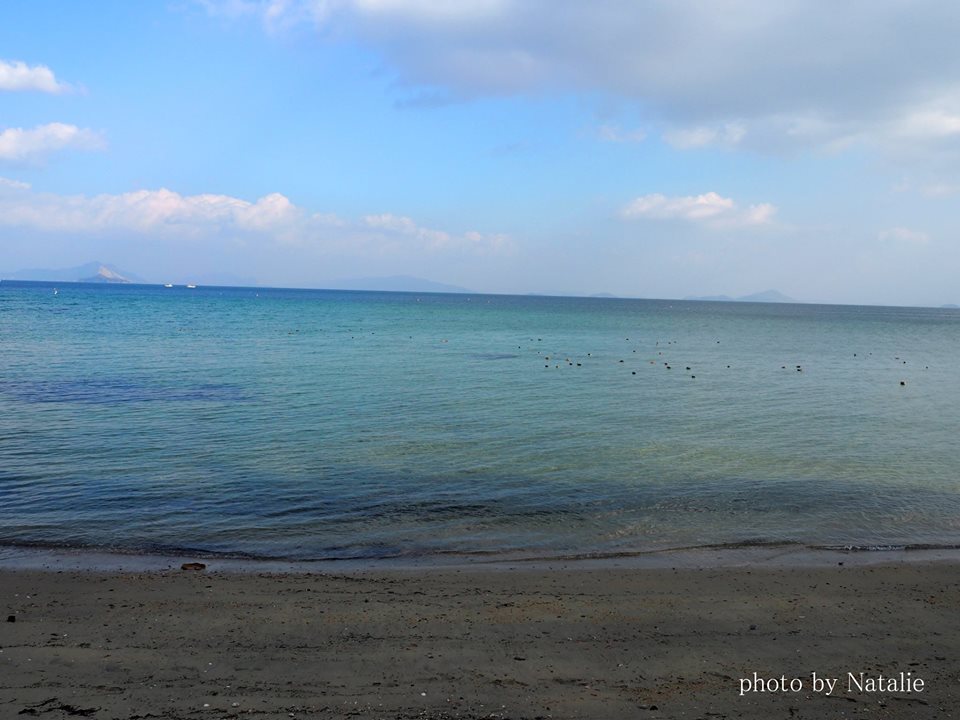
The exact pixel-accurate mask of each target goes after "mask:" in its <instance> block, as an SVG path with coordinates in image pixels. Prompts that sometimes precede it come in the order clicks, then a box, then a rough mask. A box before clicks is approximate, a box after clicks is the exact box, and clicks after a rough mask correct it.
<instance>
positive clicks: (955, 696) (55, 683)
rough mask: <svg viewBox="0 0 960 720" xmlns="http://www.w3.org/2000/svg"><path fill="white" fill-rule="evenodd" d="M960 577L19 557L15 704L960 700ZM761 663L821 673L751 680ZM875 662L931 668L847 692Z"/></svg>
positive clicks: (284, 708)
mask: <svg viewBox="0 0 960 720" xmlns="http://www.w3.org/2000/svg"><path fill="white" fill-rule="evenodd" d="M213 565H214V564H211V567H212V568H213ZM958 582H960V564H958V563H907V564H896V565H873V566H870V565H861V566H850V565H849V563H848V564H845V565H844V566H837V565H834V566H832V567H822V566H821V567H799V568H769V567H754V568H752V569H751V568H719V569H703V570H698V569H689V568H687V569H679V570H676V571H674V570H671V569H669V568H659V569H657V568H653V569H650V568H646V569H610V568H602V569H589V568H587V567H584V566H582V565H581V566H578V567H576V568H575V569H573V570H567V571H563V570H542V569H532V570H531V569H528V570H519V571H518V570H499V571H497V570H478V569H473V568H471V569H465V570H462V571H457V570H454V569H435V570H408V571H402V572H387V571H373V572H359V573H350V574H309V575H308V574H286V575H267V574H256V573H249V574H237V573H218V572H213V571H211V569H208V570H207V571H205V572H185V571H180V570H179V569H177V570H174V571H170V572H149V573H115V572H114V573H98V572H76V571H62V572H55V571H37V570H9V569H8V570H0V597H2V602H0V611H2V615H0V650H2V652H0V718H3V719H4V720H6V719H8V718H9V719H11V720H12V719H14V718H31V717H38V718H44V719H46V720H57V719H59V718H67V717H70V718H76V717H87V718H96V719H97V720H106V719H114V718H123V719H124V720H126V719H128V718H130V719H132V718H138V719H144V720H145V719H146V718H189V719H194V718H200V719H206V718H218V719H222V718H250V719H251V720H252V719H254V718H257V719H259V718H290V717H293V718H312V717H316V718H326V717H360V718H603V719H607V718H640V719H643V718H712V719H717V718H816V719H818V720H821V719H832V718H934V717H935V718H948V717H960V709H958V708H960V657H958V651H960V592H958ZM8 615H13V616H15V622H6V620H7V616H8ZM754 671H756V672H758V673H759V674H760V675H761V676H764V677H773V676H776V677H778V678H779V677H780V676H782V675H786V677H787V678H788V679H790V678H793V677H799V678H801V679H803V682H804V689H803V691H801V692H799V693H786V694H783V693H778V694H750V695H748V696H746V697H741V696H740V694H739V693H740V686H739V678H740V677H741V676H752V673H753V672H754ZM814 671H816V672H817V673H818V674H820V675H825V676H829V677H837V678H841V682H840V683H839V684H838V688H837V690H835V692H834V696H833V697H825V696H824V695H822V694H815V693H813V692H811V691H810V687H809V686H810V674H811V673H812V672H814ZM861 671H863V672H865V673H867V674H868V676H873V677H875V676H876V675H877V674H880V673H882V674H883V675H885V676H886V675H897V676H899V673H900V672H901V671H904V672H911V673H912V675H913V677H915V678H916V677H919V678H922V679H923V680H924V682H925V685H926V687H925V689H924V691H923V692H922V693H903V692H875V693H862V694H861V693H856V692H854V693H848V692H846V674H847V673H848V672H853V673H855V674H859V673H860V672H861Z"/></svg>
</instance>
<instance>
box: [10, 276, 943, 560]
mask: <svg viewBox="0 0 960 720" xmlns="http://www.w3.org/2000/svg"><path fill="white" fill-rule="evenodd" d="M57 287H58V288H59V292H58V293H57V294H54V291H53V285H50V284H40V283H10V282H6V281H5V282H3V283H2V284H0V366H2V368H3V370H2V374H0V544H6V545H34V544H35V545H41V546H45V545H50V546H79V547H98V548H111V549H122V550H131V551H158V552H166V551H176V550H189V551H191V552H196V551H205V552H209V553H227V554H238V555H242V554H249V555H254V556H268V557H284V558H300V559H307V558H310V559H313V558H348V557H349V558H377V557H395V556H418V555H435V554H439V553H444V554H446V553H453V554H457V553H465V554H471V553H505V554H508V555H529V556H551V555H565V554H571V553H573V554H578V553H616V552H633V551H646V550H657V549H664V548H676V547H687V546H696V545H704V544H738V543H754V542H781V541H784V542H797V543H803V544H808V545H856V546H887V545H902V544H906V545H912V544H935V545H951V544H957V543H960V453H958V452H957V448H958V447H960V445H958V432H960V361H958V357H957V351H958V349H960V311H956V310H947V309H943V310H937V309H917V308H878V307H853V306H844V307H840V306H814V305H767V304H741V303H704V302H678V301H648V300H607V299H588V298H545V297H512V296H489V295H437V294H423V295H416V294H405V293H362V292H339V291H295V290H265V289H226V288H198V289H187V288H171V289H168V288H162V287H148V286H93V285H78V284H70V285H58V286H57ZM548 357H549V360H548V359H547V358H548ZM668 365H669V367H668ZM798 365H799V366H800V371H798V370H797V366H798ZM687 368H689V369H687ZM901 382H903V383H905V384H904V385H901Z"/></svg>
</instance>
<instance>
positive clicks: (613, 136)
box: [597, 124, 647, 143]
mask: <svg viewBox="0 0 960 720" xmlns="http://www.w3.org/2000/svg"><path fill="white" fill-rule="evenodd" d="M597 135H598V136H599V137H600V139H601V140H604V141H606V142H617V143H622V142H634V143H636V142H643V141H644V140H645V139H646V137H647V134H646V133H645V132H644V131H643V130H640V129H636V130H624V129H622V128H621V127H620V126H619V125H609V124H608V125H601V126H600V127H599V128H597Z"/></svg>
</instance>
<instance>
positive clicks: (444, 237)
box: [363, 213, 510, 252]
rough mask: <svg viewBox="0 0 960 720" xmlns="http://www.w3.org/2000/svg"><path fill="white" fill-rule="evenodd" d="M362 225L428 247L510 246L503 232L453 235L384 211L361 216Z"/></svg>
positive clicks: (500, 248) (494, 249)
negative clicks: (403, 237)
mask: <svg viewBox="0 0 960 720" xmlns="http://www.w3.org/2000/svg"><path fill="white" fill-rule="evenodd" d="M363 222H364V224H365V225H366V226H367V227H369V228H372V229H375V230H379V231H387V232H389V233H393V234H395V235H399V236H406V237H411V238H416V239H417V240H419V241H420V243H421V244H422V245H423V246H424V247H426V248H429V249H433V250H443V249H453V248H458V249H470V250H474V251H480V252H499V251H503V250H509V249H510V241H509V238H508V237H507V236H506V235H496V234H495V235H485V234H483V233H479V232H477V231H475V230H472V231H469V232H466V233H464V234H462V235H452V234H450V233H448V232H445V231H443V230H433V229H431V228H426V227H422V226H420V225H417V223H415V222H414V221H413V220H412V219H411V218H409V217H405V216H403V215H393V214H391V213H383V214H380V215H367V216H366V217H364V218H363Z"/></svg>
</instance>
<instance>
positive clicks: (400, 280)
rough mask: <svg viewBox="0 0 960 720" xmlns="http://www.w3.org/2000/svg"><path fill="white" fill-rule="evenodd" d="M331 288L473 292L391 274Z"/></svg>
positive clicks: (337, 283) (338, 284)
mask: <svg viewBox="0 0 960 720" xmlns="http://www.w3.org/2000/svg"><path fill="white" fill-rule="evenodd" d="M331 289H333V290H382V291H388V292H437V293H469V292H473V291H472V290H468V289H467V288H463V287H460V286H458V285H447V284H445V283H438V282H434V281H433V280H424V279H423V278H418V277H411V276H410V275H392V276H390V277H368V278H349V279H345V280H340V281H338V282H336V283H334V284H333V285H331Z"/></svg>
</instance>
